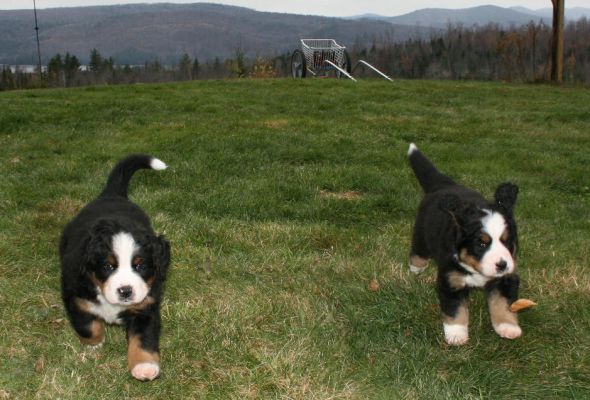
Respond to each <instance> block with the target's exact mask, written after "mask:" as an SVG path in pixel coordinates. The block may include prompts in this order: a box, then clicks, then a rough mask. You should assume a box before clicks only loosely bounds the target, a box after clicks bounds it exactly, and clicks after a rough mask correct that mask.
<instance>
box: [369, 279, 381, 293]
mask: <svg viewBox="0 0 590 400" xmlns="http://www.w3.org/2000/svg"><path fill="white" fill-rule="evenodd" d="M368 289H369V292H376V291H378V290H379V282H378V281H377V279H375V278H373V279H371V282H370V283H369V288H368Z"/></svg>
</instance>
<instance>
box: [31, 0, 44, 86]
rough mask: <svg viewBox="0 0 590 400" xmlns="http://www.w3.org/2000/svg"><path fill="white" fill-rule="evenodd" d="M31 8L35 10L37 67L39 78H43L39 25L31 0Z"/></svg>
mask: <svg viewBox="0 0 590 400" xmlns="http://www.w3.org/2000/svg"><path fill="white" fill-rule="evenodd" d="M33 10H34V11H35V34H36V36H37V69H38V70H39V78H41V79H43V74H42V73H41V72H42V71H41V46H40V45H39V26H38V25H37V4H36V2H35V0H33Z"/></svg>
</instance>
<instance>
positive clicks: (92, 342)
mask: <svg viewBox="0 0 590 400" xmlns="http://www.w3.org/2000/svg"><path fill="white" fill-rule="evenodd" d="M88 330H89V331H90V335H91V336H90V337H89V338H85V337H82V336H78V338H79V339H80V343H82V344H85V345H88V346H97V345H99V344H101V343H103V342H104V336H105V335H104V326H103V325H102V322H100V321H98V320H94V321H92V322H91V323H90V325H89V326H88Z"/></svg>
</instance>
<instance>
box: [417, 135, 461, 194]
mask: <svg viewBox="0 0 590 400" xmlns="http://www.w3.org/2000/svg"><path fill="white" fill-rule="evenodd" d="M408 159H409V160H410V166H411V167H412V170H413V171H414V175H416V178H417V179H418V182H419V183H420V186H422V189H423V190H424V193H432V192H435V191H437V190H439V189H441V188H443V187H445V186H450V185H454V184H455V182H454V181H453V180H452V179H451V178H449V177H448V176H446V175H444V174H442V173H440V172H439V170H437V169H436V167H435V166H434V164H432V162H431V161H430V160H429V159H428V158H426V156H425V155H424V154H422V152H421V151H420V150H418V147H416V145H415V144H414V143H410V147H409V148H408Z"/></svg>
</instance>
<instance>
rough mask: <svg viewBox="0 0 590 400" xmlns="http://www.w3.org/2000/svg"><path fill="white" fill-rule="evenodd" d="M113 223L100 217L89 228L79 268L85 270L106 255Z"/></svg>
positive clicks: (111, 235)
mask: <svg viewBox="0 0 590 400" xmlns="http://www.w3.org/2000/svg"><path fill="white" fill-rule="evenodd" d="M113 228H114V227H113V224H112V223H111V222H109V221H107V220H104V219H101V220H98V221H96V223H95V224H94V225H93V226H92V228H91V229H90V235H89V236H88V238H87V240H86V251H85V254H84V259H83V262H82V265H80V268H81V270H82V271H83V272H84V271H87V270H88V269H89V268H90V267H91V266H92V265H93V264H94V263H96V262H97V261H98V260H101V259H102V258H104V257H106V255H107V253H108V247H109V241H110V240H111V238H112V237H113V232H114V230H113Z"/></svg>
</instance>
